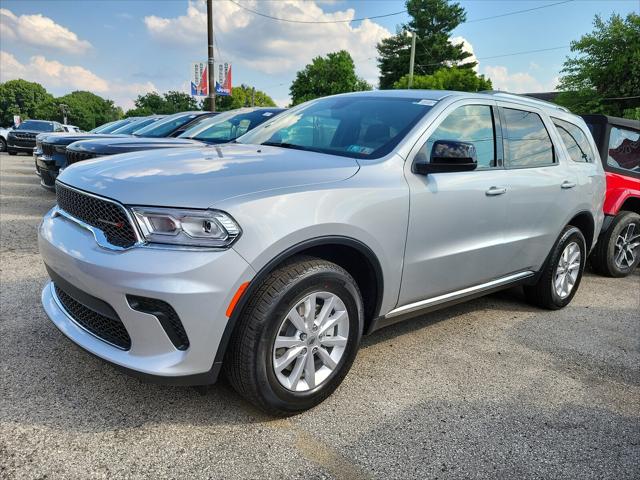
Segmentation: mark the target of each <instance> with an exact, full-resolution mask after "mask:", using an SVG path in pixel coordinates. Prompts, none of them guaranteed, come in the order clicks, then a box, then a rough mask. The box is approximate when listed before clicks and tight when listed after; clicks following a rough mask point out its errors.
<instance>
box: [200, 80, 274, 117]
mask: <svg viewBox="0 0 640 480" xmlns="http://www.w3.org/2000/svg"><path fill="white" fill-rule="evenodd" d="M252 95H253V105H254V106H256V107H275V106H276V103H275V102H274V101H273V99H272V98H271V97H270V96H269V95H267V94H266V93H264V92H263V91H261V90H256V91H255V93H254V92H253V88H252V87H251V86H249V85H244V84H243V85H240V86H239V87H233V88H232V89H231V95H230V96H225V97H222V96H217V97H216V110H218V111H219V112H224V111H227V110H233V109H234V108H241V107H250V106H251V96H252ZM201 108H202V110H209V98H205V99H204V100H203V101H202V104H201Z"/></svg>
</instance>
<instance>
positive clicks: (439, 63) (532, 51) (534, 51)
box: [417, 45, 570, 67]
mask: <svg viewBox="0 0 640 480" xmlns="http://www.w3.org/2000/svg"><path fill="white" fill-rule="evenodd" d="M564 48H570V45H562V46H561V47H550V48H538V49H536V50H525V51H522V52H513V53H502V54H500V55H491V56H489V57H477V58H476V60H490V59H492V58H502V57H513V56H516V55H526V54H528V53H538V52H550V51H552V50H561V49H564ZM436 65H442V62H437V63H422V64H419V65H417V66H418V67H434V66H436Z"/></svg>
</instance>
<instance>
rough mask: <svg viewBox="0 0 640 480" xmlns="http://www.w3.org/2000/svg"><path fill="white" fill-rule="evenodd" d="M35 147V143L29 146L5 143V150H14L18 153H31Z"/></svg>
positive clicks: (18, 143) (27, 144)
mask: <svg viewBox="0 0 640 480" xmlns="http://www.w3.org/2000/svg"><path fill="white" fill-rule="evenodd" d="M35 146H36V142H33V143H32V144H29V143H27V142H13V143H9V142H7V150H15V151H20V152H29V153H31V152H33V147H35Z"/></svg>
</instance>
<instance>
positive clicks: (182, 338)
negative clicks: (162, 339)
mask: <svg viewBox="0 0 640 480" xmlns="http://www.w3.org/2000/svg"><path fill="white" fill-rule="evenodd" d="M127 301H128V302H129V306H131V308H133V309H134V310H137V311H139V312H142V313H148V314H150V315H153V316H155V317H156V318H157V319H158V321H159V322H160V325H162V328H163V329H164V331H165V333H166V334H167V336H168V337H169V340H171V343H173V345H174V346H175V347H176V348H177V349H178V350H186V349H187V348H189V337H187V332H185V330H184V326H183V325H182V321H180V317H179V316H178V314H177V313H176V311H175V310H174V309H173V307H172V306H171V305H169V304H168V303H167V302H163V301H162V300H158V299H156V298H148V297H138V296H135V295H127Z"/></svg>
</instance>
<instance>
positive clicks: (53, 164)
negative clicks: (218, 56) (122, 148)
mask: <svg viewBox="0 0 640 480" xmlns="http://www.w3.org/2000/svg"><path fill="white" fill-rule="evenodd" d="M211 115H212V113H211V112H200V111H197V112H181V113H176V114H173V115H168V116H163V117H161V118H158V117H157V116H155V115H154V116H153V118H152V119H151V120H152V121H151V122H150V123H145V122H147V120H148V119H147V117H136V118H134V119H132V120H131V121H130V122H127V123H124V124H121V125H118V126H117V127H116V128H113V127H110V128H108V129H105V130H102V131H100V133H98V134H89V135H87V134H85V135H77V136H59V135H56V136H50V137H47V139H45V140H43V141H42V155H40V156H38V157H36V170H37V171H38V173H39V174H40V179H41V180H40V185H41V186H42V187H44V188H46V189H48V190H53V189H54V188H55V181H56V178H57V176H58V173H59V171H60V168H64V166H65V165H66V150H67V146H68V145H70V144H72V143H73V142H77V141H78V140H85V139H89V138H91V139H98V138H117V137H128V136H130V135H134V136H137V137H152V138H156V137H158V138H160V137H171V136H177V135H179V134H180V133H182V132H184V130H185V129H186V128H188V126H189V125H192V124H193V123H194V122H197V121H198V120H199V119H201V118H205V117H208V116H211Z"/></svg>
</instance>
